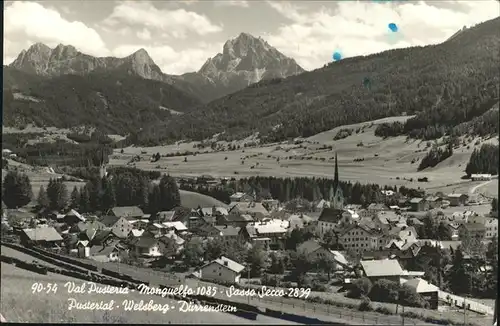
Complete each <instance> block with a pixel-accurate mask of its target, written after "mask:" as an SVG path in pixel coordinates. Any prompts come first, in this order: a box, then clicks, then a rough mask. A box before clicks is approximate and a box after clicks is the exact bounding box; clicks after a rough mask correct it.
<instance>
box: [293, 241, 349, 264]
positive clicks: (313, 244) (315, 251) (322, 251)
mask: <svg viewBox="0 0 500 326" xmlns="http://www.w3.org/2000/svg"><path fill="white" fill-rule="evenodd" d="M297 252H298V253H301V254H304V255H306V256H307V257H309V258H310V259H311V260H312V261H318V260H320V259H322V258H324V257H330V259H332V260H333V261H335V262H336V264H337V266H336V267H335V269H336V270H342V269H344V268H350V264H349V262H348V261H347V259H346V258H345V256H344V255H343V254H342V253H341V252H340V251H336V250H329V249H327V248H325V247H323V246H322V245H321V244H319V243H318V242H317V241H316V240H312V239H311V240H308V241H306V242H303V243H301V244H300V245H299V246H298V247H297Z"/></svg>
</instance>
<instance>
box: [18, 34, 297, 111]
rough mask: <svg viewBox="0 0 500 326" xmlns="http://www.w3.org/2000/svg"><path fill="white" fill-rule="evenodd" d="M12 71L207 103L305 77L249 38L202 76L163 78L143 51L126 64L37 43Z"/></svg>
mask: <svg viewBox="0 0 500 326" xmlns="http://www.w3.org/2000/svg"><path fill="white" fill-rule="evenodd" d="M9 67H11V68H16V69H18V70H21V71H24V72H27V73H30V74H36V75H40V76H52V77H54V76H61V75H66V74H74V75H86V74H89V73H92V72H120V73H126V74H129V75H131V76H138V77H142V78H145V79H152V80H158V81H162V82H165V83H168V84H171V85H173V86H175V87H176V88H178V89H180V90H182V91H183V92H185V93H187V94H189V95H191V96H192V97H196V98H199V99H201V100H203V101H204V102H209V101H210V100H213V99H215V98H219V97H221V96H224V95H227V94H230V93H232V92H235V91H238V90H241V89H243V88H245V87H247V86H248V85H250V84H251V83H255V82H258V81H260V80H262V79H268V78H274V77H288V76H291V75H294V74H298V73H301V72H303V71H304V70H303V69H302V68H301V67H300V66H298V65H297V63H295V61H294V60H293V59H290V58H287V57H286V56H284V55H283V54H282V53H280V52H279V51H278V50H276V49H275V48H273V47H271V46H270V45H269V44H267V42H265V41H263V40H262V39H260V38H255V37H253V36H251V35H249V34H245V33H242V34H241V35H240V36H238V37H237V38H236V39H233V40H229V41H227V42H226V43H225V45H224V51H223V53H222V54H220V53H219V54H218V55H216V56H215V57H214V58H213V59H209V60H208V61H207V62H206V63H205V64H204V65H203V67H202V68H201V69H200V71H198V72H193V73H187V74H184V75H182V76H175V75H168V74H165V73H163V72H162V71H161V69H160V67H158V66H157V65H156V64H155V62H154V61H153V60H152V59H151V57H150V56H149V54H148V53H147V52H146V51H145V50H144V49H140V50H138V51H136V52H134V53H133V54H131V55H129V56H127V57H124V58H115V57H93V56H90V55H87V54H84V53H82V52H79V51H78V50H76V49H75V48H74V47H73V46H71V45H62V44H59V45H58V46H57V47H56V48H54V49H51V48H49V47H48V46H47V45H45V44H42V43H36V44H34V45H32V46H31V47H30V48H29V49H28V50H23V51H22V52H21V53H20V54H19V55H18V57H17V58H16V60H14V62H12V63H11V64H10V65H9Z"/></svg>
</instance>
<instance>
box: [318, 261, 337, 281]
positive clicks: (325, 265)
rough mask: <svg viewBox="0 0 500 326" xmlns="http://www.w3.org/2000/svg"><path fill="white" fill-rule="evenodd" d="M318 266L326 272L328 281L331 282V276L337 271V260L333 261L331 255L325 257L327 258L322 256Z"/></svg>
mask: <svg viewBox="0 0 500 326" xmlns="http://www.w3.org/2000/svg"><path fill="white" fill-rule="evenodd" d="M318 265H319V267H320V268H321V269H322V270H323V271H324V272H325V273H327V275H328V280H330V279H331V278H330V274H331V272H332V271H333V270H334V269H335V267H337V263H336V262H335V260H334V259H333V257H332V256H330V255H325V256H322V257H321V258H320V259H319V260H318Z"/></svg>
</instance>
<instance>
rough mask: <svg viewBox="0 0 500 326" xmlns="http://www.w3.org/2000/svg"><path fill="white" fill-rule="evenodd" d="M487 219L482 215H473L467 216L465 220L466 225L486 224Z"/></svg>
mask: <svg viewBox="0 0 500 326" xmlns="http://www.w3.org/2000/svg"><path fill="white" fill-rule="evenodd" d="M486 220H487V218H486V217H485V216H484V215H479V214H477V213H474V214H472V215H470V216H469V218H468V219H467V223H478V224H486Z"/></svg>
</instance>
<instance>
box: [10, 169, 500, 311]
mask: <svg viewBox="0 0 500 326" xmlns="http://www.w3.org/2000/svg"><path fill="white" fill-rule="evenodd" d="M105 175H106V172H105V169H104V171H101V176H103V177H104V176H105ZM472 178H475V179H478V180H489V179H491V176H490V175H473V176H472ZM191 181H194V180H191ZM182 182H186V180H183V181H182ZM197 182H201V183H210V182H212V183H214V184H215V183H217V182H218V181H215V180H214V178H211V177H210V176H202V177H200V178H199V180H197ZM339 182H340V180H339V171H338V166H337V164H335V173H334V182H333V187H331V189H330V192H329V194H330V196H329V197H330V198H326V199H321V200H319V201H317V202H314V203H311V205H312V206H310V207H312V209H309V211H307V210H306V211H304V208H303V207H301V206H300V205H294V206H293V207H292V208H290V205H286V204H287V203H282V202H280V201H279V200H276V199H262V198H257V196H256V194H255V193H245V192H235V193H233V194H232V195H231V197H230V200H231V203H230V204H229V205H227V206H225V207H223V206H220V207H217V206H212V207H197V208H191V209H190V210H170V211H160V212H158V213H156V214H154V215H152V214H145V213H144V212H143V210H142V209H141V208H139V207H138V206H122V207H113V208H111V209H109V210H108V211H107V212H105V213H101V214H99V215H97V214H92V213H83V214H81V213H79V212H78V211H77V210H76V209H69V210H66V212H62V211H61V212H58V211H47V210H45V211H43V212H40V213H33V212H31V211H30V210H28V209H23V208H18V209H7V208H6V207H5V205H4V203H3V202H2V241H4V242H13V243H20V244H21V245H23V246H25V247H27V248H32V247H39V248H44V249H48V250H52V251H53V252H56V253H58V254H61V255H68V256H70V257H76V258H79V259H85V260H92V261H96V262H100V263H106V264H119V265H132V266H141V267H146V268H149V269H154V270H156V271H163V272H165V273H166V274H169V277H172V276H173V277H179V278H184V279H185V280H194V281H196V280H197V281H201V282H204V283H203V284H205V283H208V284H221V285H225V286H230V285H235V284H236V285H239V286H243V287H246V288H252V289H259V288H260V287H261V286H266V287H267V288H269V287H276V288H283V289H293V288H297V287H298V288H302V289H309V291H311V290H312V293H313V294H315V295H317V296H319V297H323V298H327V299H332V298H333V299H332V300H335V297H338V296H345V297H348V298H353V299H360V300H361V304H360V307H359V309H360V310H363V309H366V310H374V309H373V308H372V307H371V301H373V302H387V303H397V304H400V305H401V306H403V307H404V306H408V307H419V308H424V309H431V310H436V311H440V312H441V311H443V312H452V311H460V309H462V310H463V313H464V315H465V314H466V313H470V314H472V315H479V316H490V317H491V316H492V315H493V306H492V305H491V304H490V305H488V304H483V303H482V301H481V300H477V301H476V300H474V299H473V298H471V297H472V296H474V295H478V294H479V293H483V296H486V297H487V296H488V295H489V296H490V299H494V298H495V296H496V284H495V287H493V284H492V283H491V282H489V280H493V279H495V280H496V268H497V266H498V263H497V260H495V259H497V257H492V255H491V254H492V253H494V254H495V255H496V251H497V249H496V248H497V247H496V246H497V239H498V219H497V216H498V211H497V210H498V209H497V207H498V204H497V202H496V199H494V200H493V203H492V206H491V207H492V209H491V211H490V212H488V213H486V214H481V213H477V212H475V209H474V208H475V205H478V204H483V201H484V200H487V199H484V198H481V197H478V196H471V195H470V194H469V195H468V194H458V193H451V194H442V193H434V194H426V195H425V196H424V197H407V198H404V197H401V196H399V197H398V198H399V200H398V204H397V205H386V204H383V203H371V204H368V205H365V207H362V206H361V205H353V204H350V203H347V202H345V200H344V196H343V192H342V189H341V187H340V185H339ZM381 192H382V195H383V196H384V197H391V196H394V195H395V192H394V191H392V190H382V191H381ZM228 256H229V257H228ZM493 256H494V255H493ZM429 257H430V258H429ZM429 260H431V261H430V262H429ZM436 261H437V262H436ZM495 262H496V264H495ZM457 264H460V266H461V268H462V270H461V271H457ZM460 273H461V274H460ZM472 275H473V277H474V280H472ZM469 281H470V282H469ZM186 282H187V281H186ZM198 284H200V283H198ZM476 286H478V287H480V288H478V289H475V287H476ZM394 289H396V292H394V291H393V290H394ZM285 293H287V294H286V295H285V296H291V297H293V296H294V294H293V291H290V294H288V291H285ZM394 293H396V297H394ZM398 293H399V294H398ZM295 297H298V296H295ZM467 297H469V298H467ZM363 306H364V308H362V307H363ZM403 309H404V308H403Z"/></svg>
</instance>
